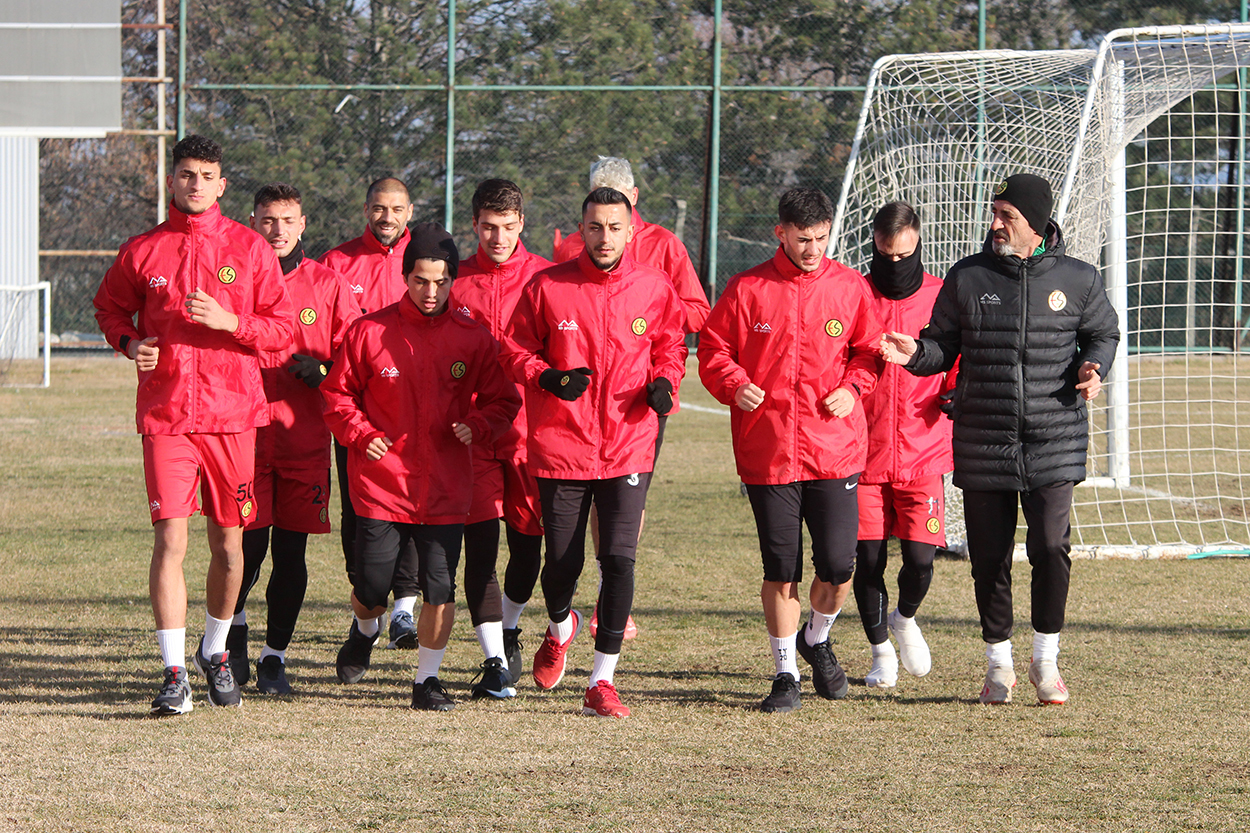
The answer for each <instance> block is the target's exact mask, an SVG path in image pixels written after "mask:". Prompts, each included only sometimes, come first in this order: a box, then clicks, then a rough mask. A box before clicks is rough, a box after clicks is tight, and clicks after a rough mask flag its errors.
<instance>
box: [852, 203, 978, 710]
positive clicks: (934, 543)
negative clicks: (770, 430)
mask: <svg viewBox="0 0 1250 833" xmlns="http://www.w3.org/2000/svg"><path fill="white" fill-rule="evenodd" d="M872 225H873V252H872V264H871V266H870V267H869V274H868V278H869V284H870V286H871V291H872V300H873V304H874V306H875V307H876V310H877V315H878V317H879V318H880V319H881V323H882V325H883V326H884V327H885V329H886V330H888V331H890V332H904V333H907V334H908V335H912V336H915V335H918V334H919V333H920V330H921V328H922V327H924V326H925V325H926V324H928V323H929V316H930V314H931V313H932V311H933V301H934V299H935V298H937V294H938V290H939V289H941V288H942V281H941V279H939V278H937V277H935V276H933V275H930V274H927V273H926V272H925V271H924V266H923V264H922V263H921V259H920V217H919V215H918V214H917V213H916V210H915V209H914V208H912V207H911V206H910V205H908V204H907V203H905V202H891V203H887V204H886V205H885V206H883V207H882V208H881V210H879V211H878V212H877V214H876V216H875V217H874V218H873V221H872ZM955 373H956V370H955V369H954V368H952V369H951V371H950V372H949V373H947V374H945V375H944V376H919V377H917V376H913V375H911V374H910V373H907V372H905V371H904V370H903V369H902V368H901V367H896V366H894V365H889V364H887V365H886V366H885V369H884V371H883V373H882V376H881V381H880V383H879V384H878V385H877V389H876V390H874V391H873V392H872V393H870V394H868V395H867V396H865V397H864V399H863V403H864V414H865V415H866V416H867V418H868V461H867V464H866V466H865V468H864V473H863V475H862V476H861V477H860V479H859V546H858V549H857V553H856V566H855V580H854V582H853V586H854V589H855V602H856V605H857V606H858V607H859V617H860V621H861V622H862V623H863V626H864V633H865V634H867V636H868V642H869V643H870V644H871V645H872V669H871V670H870V671H869V672H868V674H867V675H866V677H865V678H864V683H865V684H866V685H868V686H870V687H874V688H893V687H894V686H895V685H897V684H898V661H899V655H901V656H902V660H903V667H904V668H905V669H907V672H908V673H909V674H912V675H914V676H917V677H923V676H924V675H925V674H928V673H929V668H930V666H931V663H930V658H929V646H928V644H927V643H926V642H925V640H924V636H923V635H922V634H921V633H920V627H919V626H918V625H917V624H916V619H915V617H916V611H917V610H918V609H919V608H920V603H921V602H922V601H923V600H924V597H925V593H927V592H928V590H929V582H930V581H932V579H933V557H934V555H935V554H936V552H937V548H938V547H939V546H944V545H945V544H946V530H945V513H944V508H945V507H944V504H945V501H944V497H943V495H944V492H943V488H942V475H943V474H945V473H946V472H948V471H950V470H951V469H953V468H954V465H955V463H954V458H953V456H952V454H951V421H950V420H949V419H948V418H947V417H946V415H945V414H944V413H943V412H942V407H943V405H944V402H945V400H946V399H949V398H950V396H951V395H953V389H954V386H955ZM891 535H896V536H898V539H899V544H900V546H901V548H902V555H903V566H902V569H900V570H899V573H898V607H897V608H896V609H895V610H894V611H892V612H890V611H889V610H888V607H887V606H888V603H889V593H888V592H887V591H886V583H885V565H886V542H887V541H888V540H889V538H890V536H891ZM890 634H893V635H894V638H895V639H896V640H898V649H899V655H896V654H895V653H894V647H893V646H892V645H891V644H890Z"/></svg>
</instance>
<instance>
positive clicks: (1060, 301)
mask: <svg viewBox="0 0 1250 833" xmlns="http://www.w3.org/2000/svg"><path fill="white" fill-rule="evenodd" d="M1046 304H1047V305H1048V306H1049V307H1050V308H1051V309H1053V310H1054V311H1055V312H1059V310H1061V309H1063V308H1064V307H1066V306H1067V305H1068V296H1067V295H1064V294H1063V290H1061V289H1056V290H1055V291H1054V292H1052V293H1050V297H1049V298H1047V299H1046Z"/></svg>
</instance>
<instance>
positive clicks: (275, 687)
mask: <svg viewBox="0 0 1250 833" xmlns="http://www.w3.org/2000/svg"><path fill="white" fill-rule="evenodd" d="M256 690H257V691H259V692H260V693H261V694H290V693H291V684H290V683H288V682H287V681H286V665H285V664H283V662H282V658H281V657H278V656H275V655H273V654H270V655H269V656H267V657H265V658H264V659H262V660H261V661H260V662H258V663H256Z"/></svg>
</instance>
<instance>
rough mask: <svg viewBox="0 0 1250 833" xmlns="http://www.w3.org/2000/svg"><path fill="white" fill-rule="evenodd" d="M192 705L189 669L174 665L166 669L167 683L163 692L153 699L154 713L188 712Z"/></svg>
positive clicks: (162, 687) (163, 686)
mask: <svg viewBox="0 0 1250 833" xmlns="http://www.w3.org/2000/svg"><path fill="white" fill-rule="evenodd" d="M192 708H194V706H192V705H191V683H189V682H188V681H187V669H185V668H183V667H182V666H181V665H173V666H170V667H169V668H166V669H165V684H164V685H162V686H161V693H160V694H158V695H156V699H155V700H153V701H152V714H155V715H161V716H164V715H170V714H186V713H187V712H189V711H191V709H192Z"/></svg>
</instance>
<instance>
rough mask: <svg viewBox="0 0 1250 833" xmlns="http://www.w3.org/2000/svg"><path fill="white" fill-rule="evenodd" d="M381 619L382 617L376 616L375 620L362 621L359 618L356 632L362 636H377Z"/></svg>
mask: <svg viewBox="0 0 1250 833" xmlns="http://www.w3.org/2000/svg"><path fill="white" fill-rule="evenodd" d="M381 618H382V617H381V616H376V617H374V618H373V619H361V618H360V617H359V616H357V617H356V630H358V631H360V634H361V636H377V635H378V627H379V625H378V620H379V619H381Z"/></svg>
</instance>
